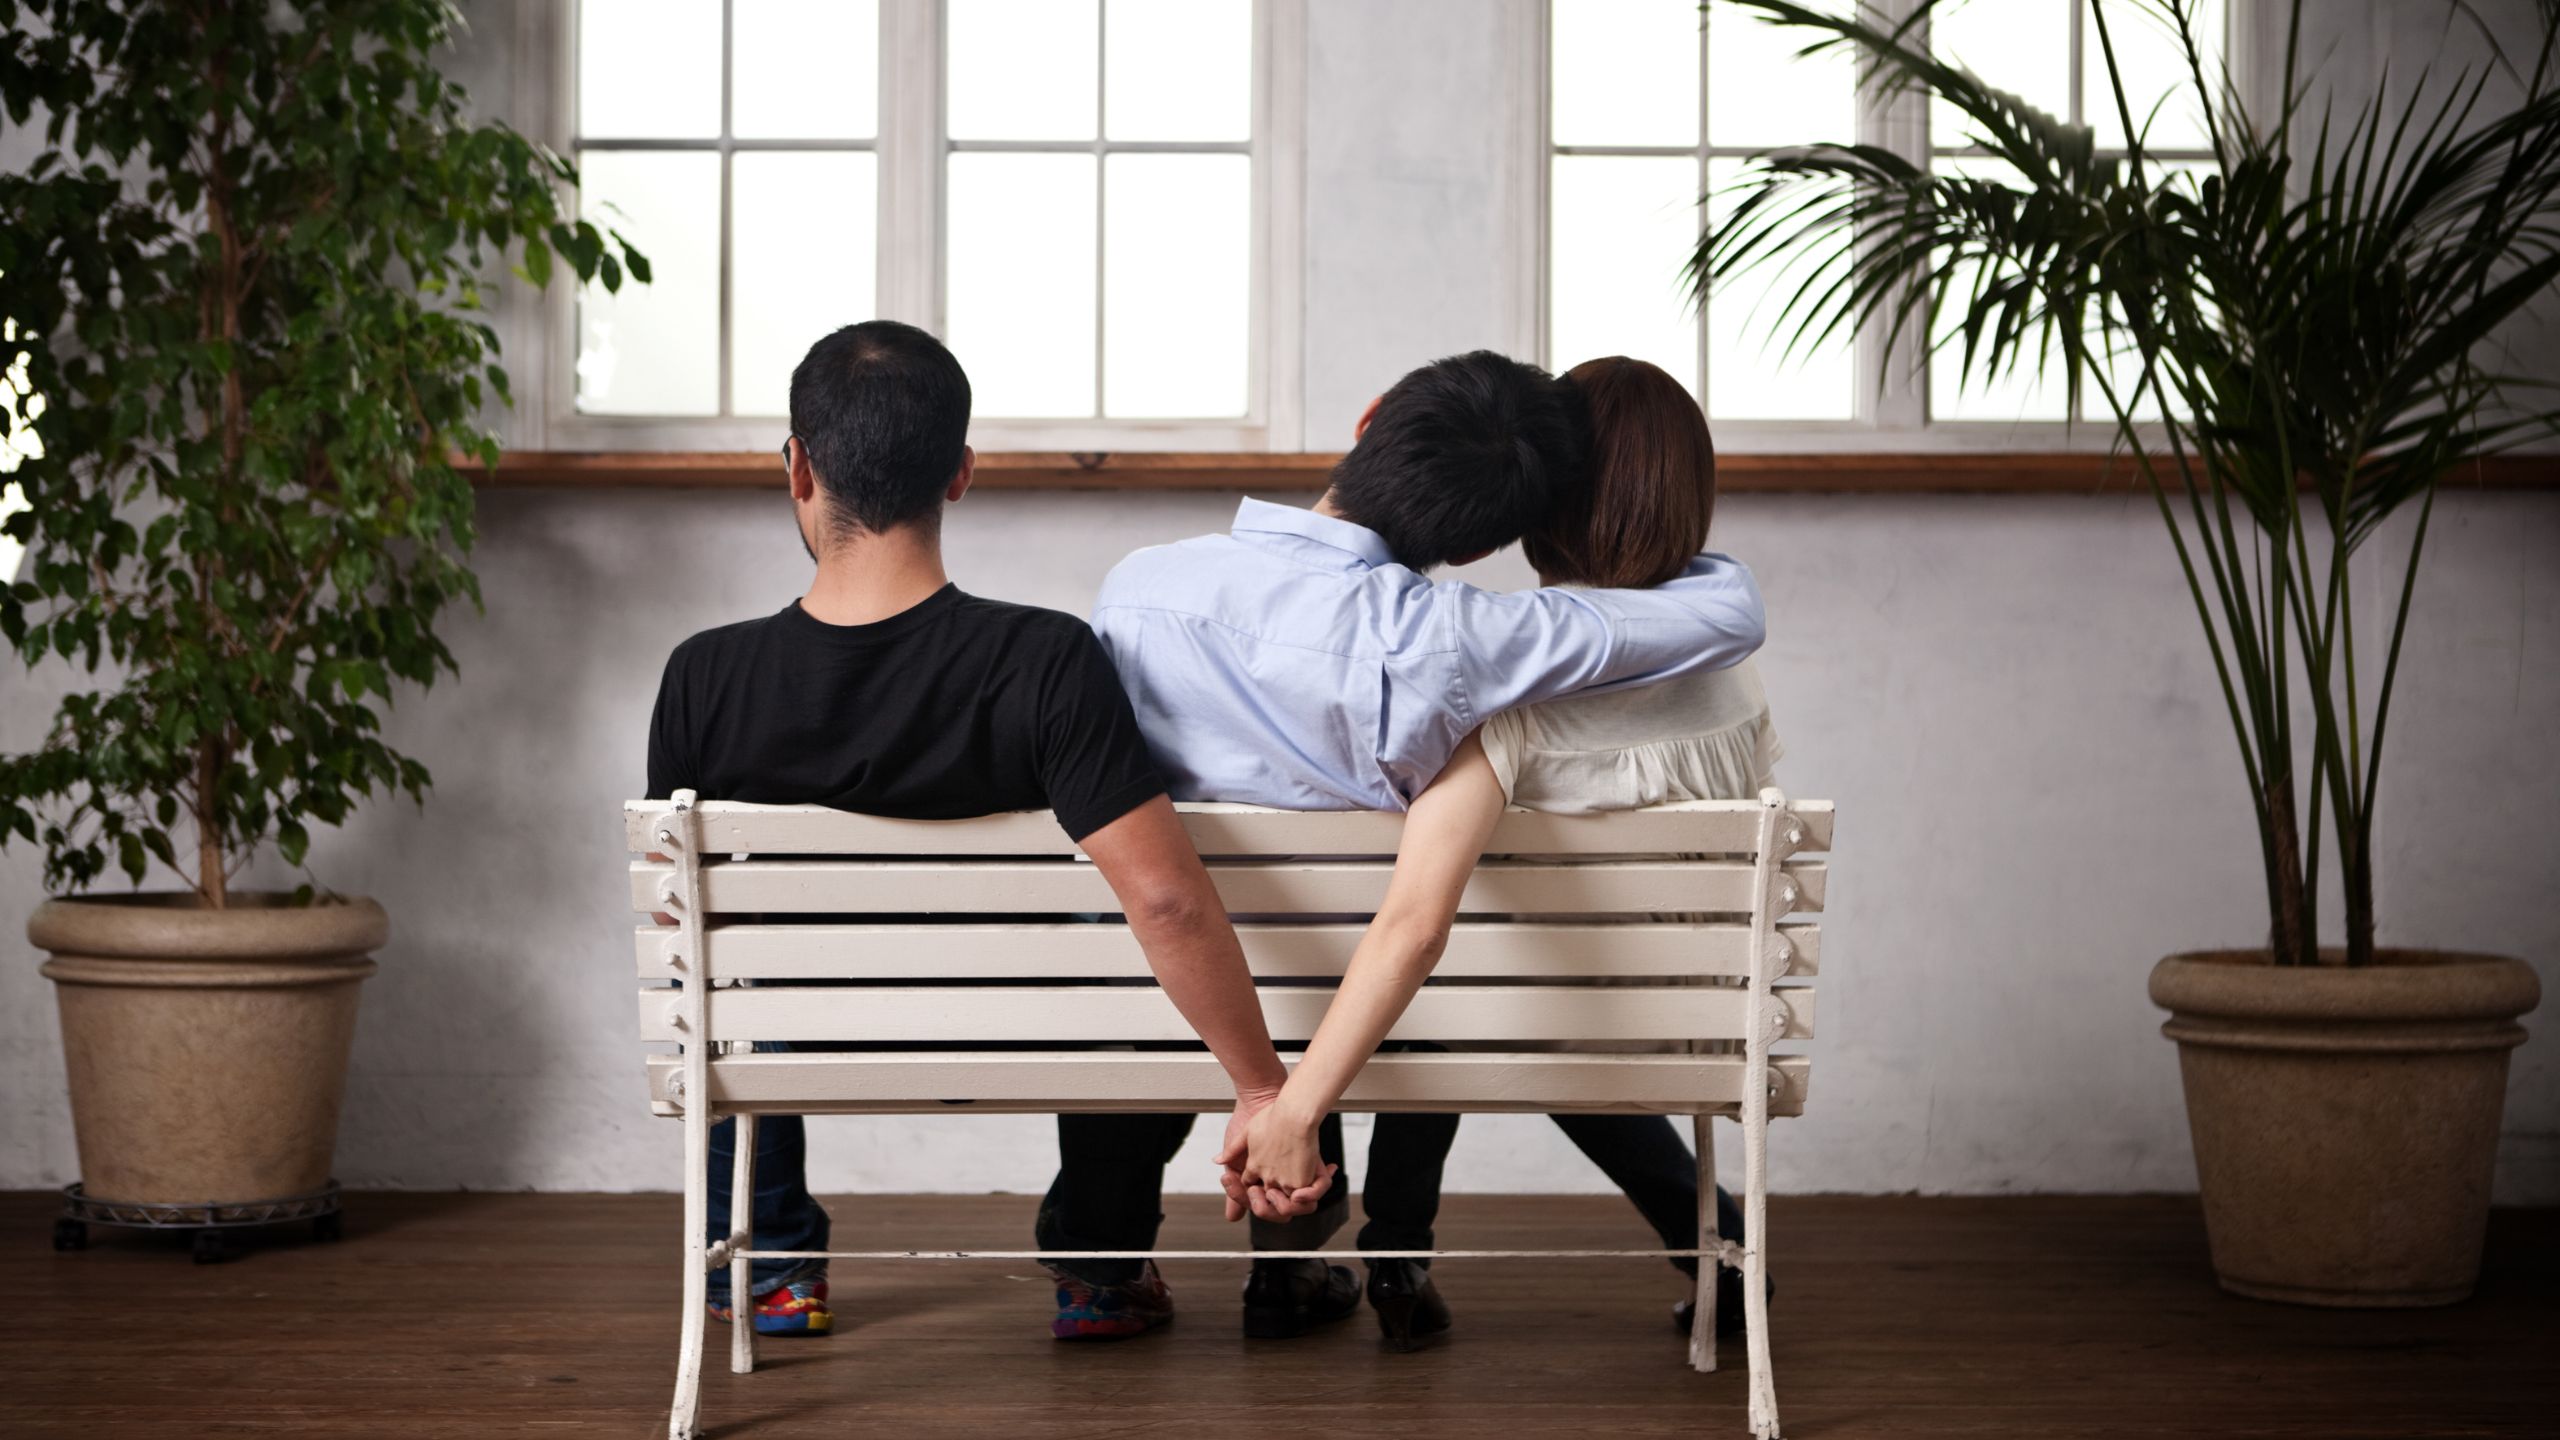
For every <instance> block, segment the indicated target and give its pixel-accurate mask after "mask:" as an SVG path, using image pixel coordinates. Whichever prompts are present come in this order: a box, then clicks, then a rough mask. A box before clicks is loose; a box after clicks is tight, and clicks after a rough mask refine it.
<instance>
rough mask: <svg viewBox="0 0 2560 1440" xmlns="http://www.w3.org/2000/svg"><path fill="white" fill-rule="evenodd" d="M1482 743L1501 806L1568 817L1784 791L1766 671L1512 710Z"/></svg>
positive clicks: (1714, 673) (1739, 671)
mask: <svg viewBox="0 0 2560 1440" xmlns="http://www.w3.org/2000/svg"><path fill="white" fill-rule="evenodd" d="M1476 733H1477V736H1478V737H1479V738H1480V739H1481V740H1482V741H1483V743H1484V758H1485V760H1486V762H1487V763H1489V764H1490V765H1491V766H1492V767H1493V778H1494V781H1495V783H1497V784H1499V785H1500V786H1501V787H1502V795H1503V799H1504V800H1505V801H1507V802H1508V803H1510V804H1513V805H1518V806H1521V807H1522V808H1524V809H1529V810H1553V811H1559V812H1561V813H1564V814H1568V815H1579V814H1587V813H1589V812H1591V811H1595V810H1634V809H1639V808H1641V807H1643V806H1646V805H1662V804H1667V803H1669V802H1671V801H1674V800H1748V799H1750V798H1751V797H1753V796H1755V795H1757V794H1759V793H1760V791H1761V788H1762V787H1763V786H1767V785H1771V784H1775V783H1776V767H1777V764H1778V757H1779V756H1780V755H1781V754H1783V753H1785V752H1784V751H1783V750H1782V749H1781V748H1780V746H1779V744H1778V731H1777V728H1776V727H1775V726H1773V725H1771V724H1770V723H1769V697H1768V694H1767V692H1765V691H1763V690H1762V689H1761V688H1760V671H1759V670H1758V668H1757V667H1755V666H1754V665H1753V664H1752V663H1751V662H1750V661H1748V660H1745V661H1743V662H1742V663H1741V664H1739V665H1736V666H1734V667H1733V668H1732V669H1730V670H1709V671H1706V672H1705V673H1703V674H1698V675H1684V676H1681V677H1680V678H1678V679H1676V680H1665V681H1663V682H1662V683H1661V684H1659V685H1646V686H1643V687H1640V688H1638V689H1634V690H1613V691H1610V692H1608V693H1607V694H1603V695H1567V696H1565V697H1563V698H1562V699H1558V700H1550V701H1548V702H1546V703H1545V704H1543V705H1524V706H1522V707H1520V708H1519V709H1517V710H1506V711H1504V712H1503V713H1501V714H1499V715H1496V716H1494V717H1493V718H1492V719H1490V720H1488V721H1486V722H1485V723H1484V726H1483V728H1482V729H1480V730H1478V731H1477V732H1476Z"/></svg>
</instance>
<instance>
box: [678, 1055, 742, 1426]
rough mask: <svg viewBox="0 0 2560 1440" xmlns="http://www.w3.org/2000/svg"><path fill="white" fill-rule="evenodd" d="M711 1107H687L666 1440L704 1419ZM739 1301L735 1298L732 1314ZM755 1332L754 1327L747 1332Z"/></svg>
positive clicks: (689, 1101)
mask: <svg viewBox="0 0 2560 1440" xmlns="http://www.w3.org/2000/svg"><path fill="white" fill-rule="evenodd" d="M709 1109H710V1107H709V1106H708V1105H706V1104H704V1103H703V1101H702V1097H701V1096H700V1094H699V1092H695V1093H693V1094H689V1095H687V1096H686V1097H685V1107H684V1324H683V1326H682V1338H681V1339H680V1340H679V1341H678V1342H677V1345H678V1349H677V1352H676V1395H675V1403H674V1404H673V1405H672V1406H671V1407H670V1408H669V1409H668V1412H667V1440H694V1437H695V1435H697V1434H698V1433H699V1431H697V1429H696V1428H695V1424H694V1422H695V1421H696V1420H697V1419H698V1418H699V1417H700V1415H701V1413H702V1322H703V1312H704V1309H705V1308H706V1307H707V1306H708V1305H709V1304H710V1301H711V1295H710V1288H711V1286H710V1279H711V1276H710V1265H709V1262H708V1259H707V1254H706V1251H707V1247H706V1246H705V1245H704V1243H703V1238H702V1233H703V1230H704V1228H705V1226H706V1224H707V1222H708V1221H709V1219H710V1214H711V1195H710V1189H711V1186H710V1178H711V1177H710V1170H711V1120H710V1116H709V1114H708V1113H707V1112H708V1111H709ZM737 1299H738V1297H737V1296H735V1295H733V1296H731V1297H730V1300H731V1307H730V1308H731V1312H732V1313H733V1314H734V1313H735V1311H736V1308H737V1307H736V1301H737ZM748 1328H749V1329H753V1328H754V1326H753V1325H752V1323H750V1324H749V1326H748Z"/></svg>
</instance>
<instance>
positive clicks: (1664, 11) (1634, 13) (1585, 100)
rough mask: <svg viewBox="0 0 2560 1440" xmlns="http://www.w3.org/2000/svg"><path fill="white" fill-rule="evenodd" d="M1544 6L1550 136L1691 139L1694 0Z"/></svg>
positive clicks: (1562, 141)
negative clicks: (1548, 13)
mask: <svg viewBox="0 0 2560 1440" xmlns="http://www.w3.org/2000/svg"><path fill="white" fill-rule="evenodd" d="M1552 13H1553V16H1554V20H1553V28H1552V31H1551V34H1552V37H1553V38H1552V41H1551V44H1550V47H1549V48H1550V50H1551V51H1552V53H1553V56H1554V65H1555V78H1554V81H1553V87H1552V90H1551V94H1552V95H1553V96H1554V103H1553V109H1554V125H1555V143H1557V144H1558V145H1695V144H1697V143H1698V5H1697V0H1556V3H1555V7H1554V10H1553V12H1552ZM1683 373H1685V372H1683Z"/></svg>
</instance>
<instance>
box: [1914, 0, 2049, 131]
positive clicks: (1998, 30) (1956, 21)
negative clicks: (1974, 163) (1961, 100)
mask: <svg viewBox="0 0 2560 1440" xmlns="http://www.w3.org/2000/svg"><path fill="white" fill-rule="evenodd" d="M1929 48H1930V49H1931V50H1933V51H1935V52H1936V54H1937V56H1938V58H1939V59H1941V60H1949V61H1952V62H1954V63H1956V64H1958V65H1962V66H1964V67H1966V68H1967V69H1970V70H1971V71H1973V72H1974V73H1975V74H1977V75H1979V76H1981V77H1982V78H1983V79H1984V80H1987V81H1989V82H1990V83H1992V84H1994V85H1997V86H1999V87H2000V88H2001V89H2003V90H2007V91H2010V92H2012V93H2014V94H2017V95H2019V96H2022V97H2024V98H2025V100H2026V102H2027V103H2028V104H2030V105H2033V106H2035V107H2037V108H2038V109H2040V110H2044V111H2046V112H2048V113H2049V114H2052V115H2055V116H2057V117H2059V118H2061V119H2065V120H2068V119H2070V118H2071V7H2070V6H2068V5H2065V4H2063V3H2061V0H1951V3H1949V4H1946V5H1942V6H1940V7H1939V8H1938V9H1936V10H1932V11H1930V12H1929ZM1971 129H1972V124H1971V122H1970V121H1968V120H1966V119H1965V116H1964V112H1963V111H1961V110H1958V109H1957V108H1955V107H1954V106H1952V105H1950V104H1948V103H1947V102H1945V101H1944V100H1935V99H1933V100H1931V101H1930V102H1929V143H1930V144H1932V145H1935V146H1937V147H1939V148H1940V149H1952V148H1955V147H1958V146H1963V145H1970V144H1972V143H1973V137H1972V135H1971Z"/></svg>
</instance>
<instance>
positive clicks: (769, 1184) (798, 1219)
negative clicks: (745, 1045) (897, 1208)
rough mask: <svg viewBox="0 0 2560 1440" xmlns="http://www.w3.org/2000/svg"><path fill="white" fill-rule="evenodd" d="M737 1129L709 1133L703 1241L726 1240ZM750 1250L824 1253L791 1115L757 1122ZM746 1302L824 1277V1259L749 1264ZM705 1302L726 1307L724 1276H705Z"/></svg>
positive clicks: (820, 1213)
mask: <svg viewBox="0 0 2560 1440" xmlns="http://www.w3.org/2000/svg"><path fill="white" fill-rule="evenodd" d="M755 1048H756V1049H758V1050H763V1051H774V1050H783V1049H788V1048H789V1047H788V1046H787V1045H786V1044H781V1043H775V1042H766V1041H759V1042H757V1044H756V1047H755ZM737 1155H738V1122H737V1121H736V1120H734V1119H732V1120H723V1121H721V1122H720V1123H719V1124H717V1125H714V1126H712V1127H711V1167H710V1168H711V1174H710V1176H709V1177H708V1178H709V1180H710V1187H709V1188H710V1196H711V1205H710V1214H709V1215H707V1216H706V1217H704V1230H705V1237H704V1238H705V1240H706V1241H707V1242H709V1243H715V1244H716V1243H717V1242H719V1241H722V1240H725V1239H727V1238H729V1233H730V1226H729V1190H730V1184H731V1181H732V1179H733V1178H734V1176H735V1175H736V1170H735V1168H734V1167H735V1166H736V1164H737ZM754 1209H755V1245H754V1248H755V1249H758V1250H824V1249H826V1248H827V1234H828V1226H827V1210H826V1207H825V1206H823V1205H820V1204H819V1203H818V1197H816V1196H814V1195H812V1194H810V1193H809V1138H808V1130H807V1127H806V1126H804V1125H803V1124H802V1123H801V1120H800V1117H799V1116H797V1115H762V1116H758V1117H757V1119H756V1193H755V1202H754ZM748 1263H749V1266H750V1269H749V1270H748V1274H749V1276H750V1279H749V1282H748V1286H747V1291H748V1294H749V1295H750V1296H758V1295H770V1294H772V1293H773V1292H774V1291H776V1290H779V1289H781V1288H782V1287H783V1286H785V1285H788V1284H790V1283H791V1282H792V1281H794V1280H804V1279H818V1278H823V1277H824V1276H825V1275H826V1273H827V1262H826V1261H824V1260H754V1261H750V1262H748ZM711 1303H712V1304H714V1305H726V1304H728V1303H729V1271H728V1269H727V1267H725V1266H723V1267H722V1268H720V1269H717V1270H714V1271H712V1272H711Z"/></svg>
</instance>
